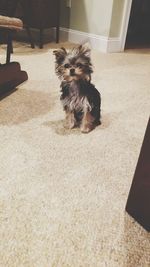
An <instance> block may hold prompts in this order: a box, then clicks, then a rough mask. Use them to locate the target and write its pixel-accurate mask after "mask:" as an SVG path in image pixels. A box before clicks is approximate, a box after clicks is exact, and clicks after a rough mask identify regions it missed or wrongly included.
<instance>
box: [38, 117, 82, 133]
mask: <svg viewBox="0 0 150 267" xmlns="http://www.w3.org/2000/svg"><path fill="white" fill-rule="evenodd" d="M43 125H44V126H47V127H50V128H52V129H53V130H54V131H55V133H56V134H58V135H71V134H76V135H80V134H81V132H80V129H79V128H73V129H67V128H65V126H64V120H57V121H48V122H45V123H43Z"/></svg>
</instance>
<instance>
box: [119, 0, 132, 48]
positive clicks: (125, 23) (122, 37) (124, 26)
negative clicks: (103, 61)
mask: <svg viewBox="0 0 150 267" xmlns="http://www.w3.org/2000/svg"><path fill="white" fill-rule="evenodd" d="M131 6H132V0H125V4H124V11H123V16H122V23H121V30H120V51H124V48H125V42H126V37H127V31H128V25H129V19H130V13H131Z"/></svg>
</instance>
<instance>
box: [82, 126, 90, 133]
mask: <svg viewBox="0 0 150 267" xmlns="http://www.w3.org/2000/svg"><path fill="white" fill-rule="evenodd" d="M80 130H81V132H82V133H89V132H91V131H92V130H93V127H91V126H89V125H84V126H83V125H82V126H81V128H80Z"/></svg>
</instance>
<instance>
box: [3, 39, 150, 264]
mask: <svg viewBox="0 0 150 267" xmlns="http://www.w3.org/2000/svg"><path fill="white" fill-rule="evenodd" d="M64 45H65V47H68V46H69V44H67V43H66V44H64ZM55 47H56V45H55V44H51V45H46V46H45V47H44V49H43V50H40V49H38V48H36V49H35V50H32V49H30V48H29V47H28V45H27V44H23V43H16V44H15V47H14V54H13V60H16V61H19V62H20V63H21V66H22V69H24V70H26V71H27V72H28V75H29V80H28V81H27V82H26V83H24V84H23V85H22V86H19V87H18V90H16V91H15V92H14V93H13V94H11V95H9V96H8V97H6V98H4V99H3V100H2V101H1V102H0V140H1V142H0V152H1V153H0V267H149V266H150V235H149V234H148V233H147V232H146V231H145V230H144V229H143V228H142V227H141V226H140V225H138V224H137V223H136V222H135V221H134V220H133V219H132V218H130V217H129V216H128V215H127V214H125V211H124V210H125V205H126V201H127V197H128V193H129V190H130V186H131V182H132V179H133V175H134V171H135V167H136V164H137V160H138V156H139V152H140V148H141V144H142V141H143V136H144V133H145V129H146V125H147V122H148V118H149V113H150V54H149V53H148V52H149V51H145V50H144V51H142V50H141V52H139V51H129V52H126V53H121V54H101V53H99V52H98V51H92V61H93V63H94V66H95V71H94V74H93V82H94V83H95V85H96V87H97V88H98V89H99V90H100V92H101V95H102V125H101V126H99V127H97V128H96V129H95V130H94V131H93V132H91V133H90V134H87V135H85V134H81V133H80V131H79V130H71V131H68V130H64V128H63V118H64V113H63V111H62V107H61V104H60V102H59V95H60V93H59V81H58V80H57V77H56V76H55V73H54V57H53V55H52V50H53V48H55ZM4 48H5V47H4V46H1V48H0V61H1V62H3V61H4V55H5V49H4Z"/></svg>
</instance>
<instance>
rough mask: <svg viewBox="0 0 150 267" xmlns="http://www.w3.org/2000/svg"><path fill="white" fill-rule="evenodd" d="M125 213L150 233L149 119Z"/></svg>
mask: <svg viewBox="0 0 150 267" xmlns="http://www.w3.org/2000/svg"><path fill="white" fill-rule="evenodd" d="M126 211H127V212H128V213H129V214H130V215H131V216H132V217H133V218H134V219H135V220H137V221H138V222H139V223H140V224H141V225H142V226H143V227H144V228H145V229H146V230H147V231H150V119H149V122H148V125H147V129H146V133H145V137H144V141H143V145H142V148H141V152H140V156H139V160H138V163H137V167H136V170H135V174H134V178H133V183H132V186H131V190H130V193H129V197H128V201H127V205H126Z"/></svg>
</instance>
